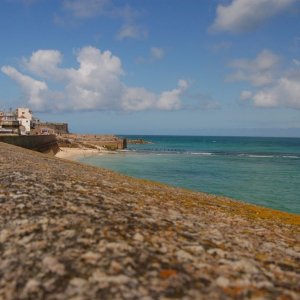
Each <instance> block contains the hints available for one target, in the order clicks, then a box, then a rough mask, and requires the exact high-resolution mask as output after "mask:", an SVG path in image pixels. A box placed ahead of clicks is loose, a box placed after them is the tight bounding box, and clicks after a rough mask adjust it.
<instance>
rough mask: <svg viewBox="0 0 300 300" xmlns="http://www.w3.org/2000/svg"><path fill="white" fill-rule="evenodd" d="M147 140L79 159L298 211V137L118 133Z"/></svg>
mask: <svg viewBox="0 0 300 300" xmlns="http://www.w3.org/2000/svg"><path fill="white" fill-rule="evenodd" d="M123 137H125V138H128V139H143V140H145V141H147V142H149V144H135V145H128V149H126V150H124V151H120V152H117V153H115V154H105V155H101V156H88V157H82V158H80V161H81V162H83V163H86V164H91V165H93V166H99V167H104V168H108V169H111V170H114V171H117V172H120V173H123V174H126V175H130V176H134V177H139V178H144V179H150V180H154V181H159V182H163V183H167V184H169V185H172V186H177V187H183V188H187V189H190V190H194V191H201V192H206V193H210V194H215V195H222V196H228V197H230V198H233V199H236V200H240V201H244V202H248V203H254V204H257V205H261V206H265V207H270V208H273V209H277V210H281V211H286V212H291V213H296V214H300V138H273V137H272V138H271V137H269V138H268V137H217V136H150V135H148V136H143V135H140V136H123Z"/></svg>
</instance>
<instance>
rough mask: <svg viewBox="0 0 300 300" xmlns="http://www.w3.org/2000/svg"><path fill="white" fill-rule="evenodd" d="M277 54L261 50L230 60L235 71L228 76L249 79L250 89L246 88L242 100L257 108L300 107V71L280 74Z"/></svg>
mask: <svg viewBox="0 0 300 300" xmlns="http://www.w3.org/2000/svg"><path fill="white" fill-rule="evenodd" d="M278 62H279V57H278V56H277V55H275V54H273V53H271V52H270V51H267V50H264V51H262V52H261V53H260V54H259V55H258V56H257V57H256V58H255V59H253V60H250V59H240V60H236V61H234V62H232V63H231V66H232V67H235V68H237V71H236V72H235V73H233V74H231V75H230V76H229V77H228V78H227V79H229V80H231V81H239V80H243V81H246V82H248V83H249V84H250V85H251V86H252V88H253V91H249V90H245V91H242V92H241V94H240V99H241V100H248V101H251V102H252V103H253V104H254V105H255V106H257V107H266V108H268V107H269V108H270V107H288V108H295V109H300V70H299V68H297V69H291V70H287V71H285V72H281V74H280V73H279V72H278V70H277V66H278Z"/></svg>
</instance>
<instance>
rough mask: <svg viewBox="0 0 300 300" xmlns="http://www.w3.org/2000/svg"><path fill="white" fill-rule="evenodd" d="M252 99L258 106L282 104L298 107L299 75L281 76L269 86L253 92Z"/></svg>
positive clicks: (299, 93) (299, 95)
mask: <svg viewBox="0 0 300 300" xmlns="http://www.w3.org/2000/svg"><path fill="white" fill-rule="evenodd" d="M299 75H300V74H299ZM252 100H253V102H254V105H255V106H258V107H278V106H284V107H289V108H296V109H300V76H299V77H298V78H297V77H296V78H292V77H288V76H286V77H281V78H279V79H278V81H277V82H276V84H274V85H273V86H271V87H270V88H267V89H263V90H260V91H258V92H257V93H255V94H254V96H253V97H252Z"/></svg>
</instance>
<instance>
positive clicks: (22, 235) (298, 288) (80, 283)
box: [0, 143, 300, 300]
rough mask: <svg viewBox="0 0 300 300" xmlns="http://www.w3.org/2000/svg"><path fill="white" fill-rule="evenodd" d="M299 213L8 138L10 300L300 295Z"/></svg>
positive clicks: (4, 265)
mask: <svg viewBox="0 0 300 300" xmlns="http://www.w3.org/2000/svg"><path fill="white" fill-rule="evenodd" d="M299 226H300V216H297V215H293V214H288V213H283V212H278V211H274V210H270V209H265V208H262V207H258V206H253V205H248V204H245V203H242V202H237V201H234V200H231V199H228V198H223V197H217V196H214V195H207V194H203V193H195V192H191V191H188V190H183V189H179V188H173V187H169V186H166V185H163V184H159V183H154V182H150V181H146V180H139V179H134V178H130V177H126V176H123V175H120V174H117V173H114V172H111V171H108V170H103V169H100V168H96V167H90V166H86V165H83V164H80V163H76V162H71V161H67V160H62V159H57V158H54V157H50V156H46V155H43V154H40V153H37V152H33V151H30V150H26V149H22V148H18V147H15V146H11V145H8V144H3V143H0V299H1V300H2V299H3V300H10V299H37V300H39V299H46V300H52V299H53V300H54V299H55V300H57V299H58V300H59V299H63V300H65V299H73V300H81V299H83V300H87V299H144V300H152V299H185V300H191V299H200V300H201V299H210V300H214V299H224V300H226V299H281V300H298V299H300V284H299V282H300V260H299V258H300V247H299V241H300V230H299Z"/></svg>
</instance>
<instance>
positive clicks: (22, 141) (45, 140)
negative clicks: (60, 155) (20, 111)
mask: <svg viewBox="0 0 300 300" xmlns="http://www.w3.org/2000/svg"><path fill="white" fill-rule="evenodd" d="M0 142H3V143H8V144H12V145H15V146H19V147H23V148H27V149H31V150H35V151H38V152H43V153H51V154H56V153H57V152H58V151H59V147H58V144H57V140H56V136H55V135H0Z"/></svg>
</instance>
